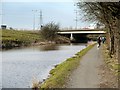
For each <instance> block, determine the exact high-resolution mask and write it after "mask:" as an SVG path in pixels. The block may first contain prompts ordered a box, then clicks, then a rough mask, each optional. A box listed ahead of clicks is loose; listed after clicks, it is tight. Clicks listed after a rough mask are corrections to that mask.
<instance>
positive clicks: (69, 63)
mask: <svg viewBox="0 0 120 90" xmlns="http://www.w3.org/2000/svg"><path fill="white" fill-rule="evenodd" d="M94 45H95V44H93V45H89V46H88V47H87V48H85V49H83V50H82V51H80V52H78V53H77V54H75V56H73V57H71V58H69V59H67V60H66V61H64V62H62V63H61V64H59V65H57V66H56V68H54V69H52V70H51V71H50V77H49V78H48V79H47V80H46V81H45V82H44V83H43V84H42V85H41V88H44V89H45V88H64V87H65V84H66V80H67V79H68V77H69V75H70V73H71V72H72V71H73V70H74V69H75V68H76V67H77V66H78V65H79V61H80V58H81V57H82V56H84V55H85V54H86V53H87V52H88V51H89V50H90V49H91V48H92V47H93V46H94Z"/></svg>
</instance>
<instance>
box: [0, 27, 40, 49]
mask: <svg viewBox="0 0 120 90" xmlns="http://www.w3.org/2000/svg"><path fill="white" fill-rule="evenodd" d="M0 33H1V34H0V37H2V47H3V48H10V47H14V46H23V45H25V46H27V45H30V44H31V43H34V42H37V41H39V40H40V39H41V37H40V34H39V32H36V31H34V32H33V31H27V30H24V31H22V30H7V29H5V30H0Z"/></svg>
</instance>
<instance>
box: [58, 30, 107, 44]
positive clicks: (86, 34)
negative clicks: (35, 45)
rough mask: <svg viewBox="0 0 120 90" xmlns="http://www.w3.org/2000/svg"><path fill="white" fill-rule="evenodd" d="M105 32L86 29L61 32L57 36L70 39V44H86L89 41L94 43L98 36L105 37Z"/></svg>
mask: <svg viewBox="0 0 120 90" xmlns="http://www.w3.org/2000/svg"><path fill="white" fill-rule="evenodd" d="M105 33H106V32H105V31H103V30H95V29H87V30H61V31H59V32H58V34H59V35H62V36H66V37H68V38H70V40H71V41H72V42H83V43H85V42H87V41H89V40H93V41H96V40H97V37H98V36H105Z"/></svg>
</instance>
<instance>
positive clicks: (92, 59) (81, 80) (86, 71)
mask: <svg viewBox="0 0 120 90" xmlns="http://www.w3.org/2000/svg"><path fill="white" fill-rule="evenodd" d="M102 64H103V58H102V54H101V48H100V49H98V48H97V46H96V45H95V46H94V47H93V48H92V49H91V50H90V51H88V53H87V54H86V55H84V56H83V57H82V58H81V60H80V65H79V66H78V68H77V69H75V70H74V71H73V73H72V74H71V76H70V78H69V80H68V82H67V85H66V87H67V88H99V85H100V78H101V76H100V75H99V67H100V66H101V65H102Z"/></svg>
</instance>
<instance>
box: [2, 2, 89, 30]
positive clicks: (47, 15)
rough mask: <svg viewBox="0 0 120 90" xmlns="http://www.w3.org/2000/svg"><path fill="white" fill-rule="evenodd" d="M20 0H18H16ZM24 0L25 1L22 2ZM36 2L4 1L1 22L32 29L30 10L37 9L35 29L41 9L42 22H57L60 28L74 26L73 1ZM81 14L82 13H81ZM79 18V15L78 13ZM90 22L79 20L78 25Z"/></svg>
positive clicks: (37, 25) (86, 25)
mask: <svg viewBox="0 0 120 90" xmlns="http://www.w3.org/2000/svg"><path fill="white" fill-rule="evenodd" d="M17 1H20V0H17ZM24 1H26V2H24ZM42 1H43V0H42ZM42 1H41V2H40V1H39V2H38V1H37V0H29V2H27V0H21V2H15V0H11V2H8V0H7V1H5V2H4V3H3V9H2V10H3V23H4V24H7V26H9V27H13V28H23V29H32V28H33V20H34V19H33V16H34V13H33V12H32V10H38V12H36V13H35V19H36V21H35V22H36V23H35V26H36V29H37V28H38V27H39V15H40V14H39V10H40V9H41V10H42V14H43V24H46V23H49V22H52V21H53V22H55V23H59V24H60V27H61V28H66V27H73V28H74V27H75V16H76V14H75V11H74V10H75V9H76V6H74V4H75V2H74V1H72V0H71V1H70V0H69V2H68V0H67V1H64V2H63V1H59V0H58V1H57V2H55V1H54V0H52V1H50V2H48V1H49V0H45V1H44V2H42ZM81 15H82V13H81ZM78 18H79V19H80V18H81V16H80V15H78ZM89 25H90V23H87V22H83V21H81V20H80V21H79V22H78V27H80V28H81V27H88V26H89Z"/></svg>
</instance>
